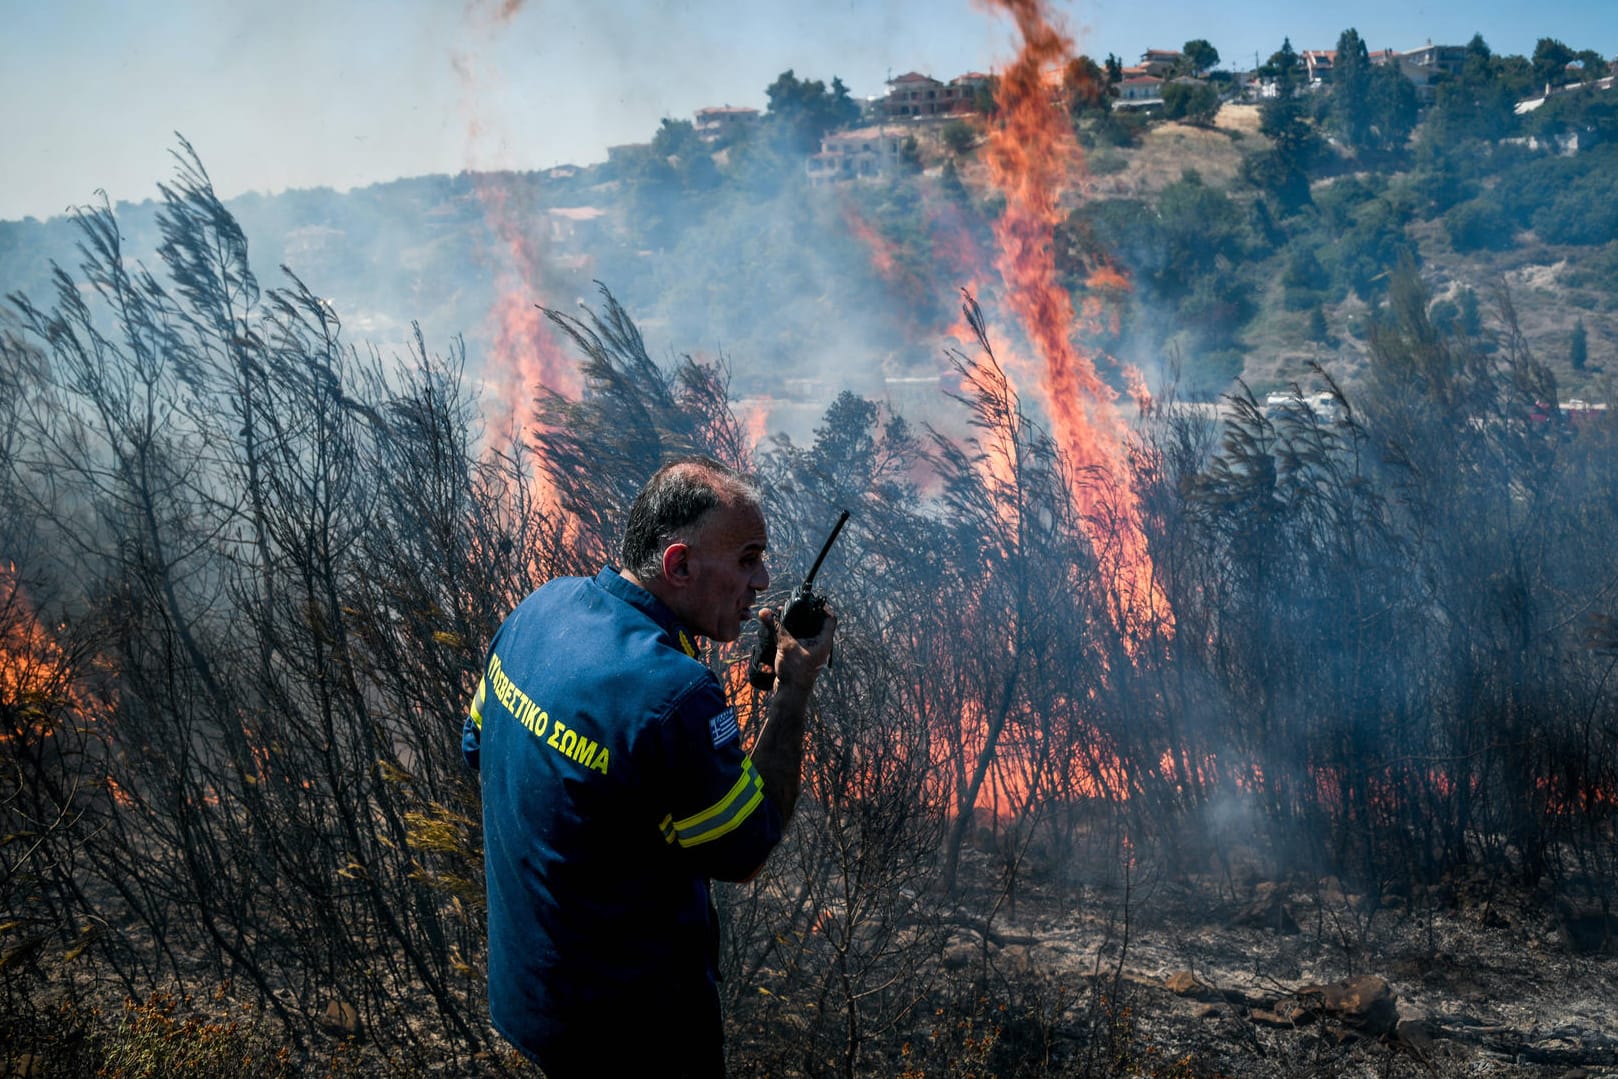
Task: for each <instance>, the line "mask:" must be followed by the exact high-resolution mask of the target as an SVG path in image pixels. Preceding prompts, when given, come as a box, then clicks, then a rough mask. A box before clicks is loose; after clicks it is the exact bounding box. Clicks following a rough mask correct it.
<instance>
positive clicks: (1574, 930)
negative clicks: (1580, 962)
mask: <svg viewBox="0 0 1618 1079" xmlns="http://www.w3.org/2000/svg"><path fill="white" fill-rule="evenodd" d="M1556 932H1557V936H1558V937H1560V938H1561V941H1562V944H1563V945H1564V946H1565V947H1566V948H1567V950H1568V951H1570V952H1572V953H1573V954H1574V955H1600V954H1604V953H1605V954H1611V953H1613V952H1618V915H1615V914H1611V913H1609V912H1608V911H1606V910H1604V909H1603V908H1602V905H1600V904H1595V903H1573V902H1570V901H1567V900H1563V901H1562V902H1559V903H1557V904H1556Z"/></svg>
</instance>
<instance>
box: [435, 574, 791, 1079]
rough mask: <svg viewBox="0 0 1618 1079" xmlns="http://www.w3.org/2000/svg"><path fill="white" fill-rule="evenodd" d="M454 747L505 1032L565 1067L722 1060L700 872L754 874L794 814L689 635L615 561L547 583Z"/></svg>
mask: <svg viewBox="0 0 1618 1079" xmlns="http://www.w3.org/2000/svg"><path fill="white" fill-rule="evenodd" d="M462 749H463V752H464V753H465V756H466V759H467V762H468V763H469V764H470V765H471V766H472V767H473V768H476V769H478V770H479V772H480V774H481V777H482V787H483V833H484V852H485V865H484V870H485V874H486V876H487V881H488V896H489V1011H490V1015H491V1017H492V1019H493V1021H494V1025H495V1027H496V1028H497V1029H498V1030H499V1031H500V1033H501V1034H503V1035H504V1036H505V1037H506V1039H507V1040H509V1041H510V1042H511V1043H512V1044H513V1045H515V1046H517V1047H518V1048H519V1049H521V1050H523V1051H524V1052H525V1053H526V1054H527V1055H528V1056H529V1057H530V1058H532V1059H534V1060H535V1061H536V1062H537V1063H539V1064H540V1066H541V1067H544V1068H547V1070H552V1071H555V1072H557V1073H562V1072H565V1071H567V1070H568V1068H569V1067H570V1066H574V1065H577V1066H583V1065H584V1064H585V1063H587V1062H588V1061H589V1060H590V1059H591V1057H590V1053H591V1051H592V1047H593V1049H594V1051H595V1052H597V1053H599V1054H600V1055H598V1056H596V1057H595V1058H594V1060H595V1063H596V1065H597V1066H598V1067H599V1066H605V1065H608V1064H612V1063H618V1062H622V1061H623V1059H624V1054H625V1052H626V1050H628V1051H631V1052H633V1051H635V1049H636V1048H637V1047H638V1049H639V1050H640V1051H641V1052H643V1053H657V1054H658V1055H659V1058H660V1059H662V1060H663V1061H665V1062H670V1063H672V1062H674V1061H678V1060H679V1059H680V1058H681V1057H680V1054H681V1053H682V1052H690V1053H697V1054H705V1055H707V1056H708V1058H709V1059H713V1060H720V1061H721V1062H722V1057H721V1056H720V1055H719V1054H720V1045H721V1041H720V1037H721V1035H720V1027H719V1011H718V994H717V990H716V988H715V982H716V979H717V970H716V963H717V954H718V926H717V924H716V923H715V920H714V915H713V908H712V904H711V903H710V901H709V896H708V881H709V879H710V878H716V879H719V880H743V879H746V878H747V877H749V876H751V875H752V874H753V873H755V872H756V871H757V870H758V868H759V867H760V866H761V865H763V863H764V859H765V858H766V856H767V855H768V854H769V852H770V850H771V849H772V848H773V847H774V846H775V844H776V843H777V842H778V841H779V840H780V838H781V830H782V819H781V813H780V811H779V808H778V807H777V806H776V805H775V804H774V803H773V802H772V801H771V800H770V799H769V798H768V797H767V796H766V795H765V794H764V786H763V781H762V780H761V778H760V777H759V774H758V770H757V769H756V768H755V767H754V766H753V763H752V761H751V760H750V759H749V758H748V757H747V756H746V755H745V754H744V753H743V751H742V748H741V744H740V737H739V733H738V730H737V724H736V713H735V711H734V710H733V709H731V708H730V707H729V706H728V705H727V704H726V702H725V696H724V692H723V690H722V689H721V687H720V684H719V680H718V679H717V678H716V677H715V676H714V674H713V672H712V671H711V670H709V669H708V667H707V666H706V665H705V664H703V663H702V662H700V661H699V660H698V659H697V658H696V647H695V645H694V643H693V642H692V639H691V636H690V634H689V632H688V631H687V630H685V629H684V628H683V627H682V626H680V625H679V624H678V623H677V621H676V619H675V617H674V615H673V613H672V612H670V611H669V609H668V608H667V607H665V606H664V605H663V603H662V602H661V601H659V600H658V599H657V598H656V597H655V596H653V595H652V594H651V593H649V592H647V591H645V590H644V589H642V588H640V587H638V586H636V585H635V584H633V583H631V582H630V581H627V580H625V579H624V578H623V577H621V576H619V574H618V572H617V571H616V570H614V569H613V568H611V567H607V568H606V569H603V570H602V571H601V572H600V573H599V574H597V575H596V576H595V577H594V578H593V579H592V578H583V577H566V578H559V579H557V580H554V581H551V582H550V583H548V584H546V585H545V586H544V587H542V588H540V589H539V590H538V591H536V592H535V593H533V594H532V595H530V596H529V597H528V598H527V599H526V600H524V601H523V602H522V604H521V605H520V606H519V607H518V608H517V610H516V611H515V612H513V613H512V615H511V616H510V617H509V618H507V619H506V621H505V623H504V624H503V625H502V626H501V627H500V630H499V632H498V633H496V634H495V637H494V641H493V643H492V644H491V645H490V648H489V655H488V659H487V661H486V663H485V666H484V671H483V678H482V680H481V681H480V682H479V684H478V688H477V694H476V697H475V698H474V700H473V704H472V708H471V711H470V714H469V716H468V717H467V720H466V725H465V728H464V734H463V740H462ZM666 1070H667V1071H669V1072H670V1073H672V1072H673V1070H674V1069H672V1068H669V1069H666Z"/></svg>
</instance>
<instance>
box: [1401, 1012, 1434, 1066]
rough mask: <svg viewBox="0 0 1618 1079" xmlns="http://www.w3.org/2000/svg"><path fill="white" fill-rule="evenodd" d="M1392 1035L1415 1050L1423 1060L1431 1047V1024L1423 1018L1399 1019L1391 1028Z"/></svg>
mask: <svg viewBox="0 0 1618 1079" xmlns="http://www.w3.org/2000/svg"><path fill="white" fill-rule="evenodd" d="M1393 1036H1394V1037H1395V1038H1397V1039H1399V1041H1400V1042H1402V1043H1403V1044H1405V1045H1407V1046H1409V1047H1410V1048H1411V1049H1414V1050H1415V1051H1416V1055H1417V1056H1419V1057H1421V1058H1422V1059H1423V1060H1425V1059H1426V1058H1427V1054H1428V1053H1429V1052H1431V1051H1432V1048H1433V1028H1432V1024H1430V1023H1428V1022H1427V1021H1426V1020H1425V1019H1401V1020H1399V1022H1398V1023H1397V1024H1396V1025H1395V1026H1394V1028H1393Z"/></svg>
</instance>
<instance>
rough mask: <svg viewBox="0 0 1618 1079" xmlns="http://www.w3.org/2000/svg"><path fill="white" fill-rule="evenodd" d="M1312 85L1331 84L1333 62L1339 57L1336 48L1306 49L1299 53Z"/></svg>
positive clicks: (1305, 72)
mask: <svg viewBox="0 0 1618 1079" xmlns="http://www.w3.org/2000/svg"><path fill="white" fill-rule="evenodd" d="M1298 59H1300V60H1302V61H1303V70H1304V74H1305V76H1306V77H1307V78H1308V82H1309V85H1310V86H1328V85H1330V84H1331V70H1332V63H1333V62H1334V61H1335V60H1336V59H1337V50H1336V49H1305V50H1304V51H1303V52H1301V53H1299V54H1298Z"/></svg>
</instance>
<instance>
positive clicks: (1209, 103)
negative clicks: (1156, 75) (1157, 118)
mask: <svg viewBox="0 0 1618 1079" xmlns="http://www.w3.org/2000/svg"><path fill="white" fill-rule="evenodd" d="M1219 104H1220V102H1219V91H1218V89H1216V88H1215V87H1214V86H1213V85H1212V84H1210V83H1206V82H1203V81H1202V80H1200V79H1175V80H1174V81H1173V82H1171V83H1169V84H1168V85H1167V86H1165V87H1163V115H1164V116H1165V117H1167V118H1168V119H1170V120H1184V121H1185V122H1186V123H1188V124H1197V125H1199V126H1201V127H1207V126H1208V125H1210V124H1212V123H1213V121H1214V117H1215V116H1218V115H1219Z"/></svg>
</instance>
